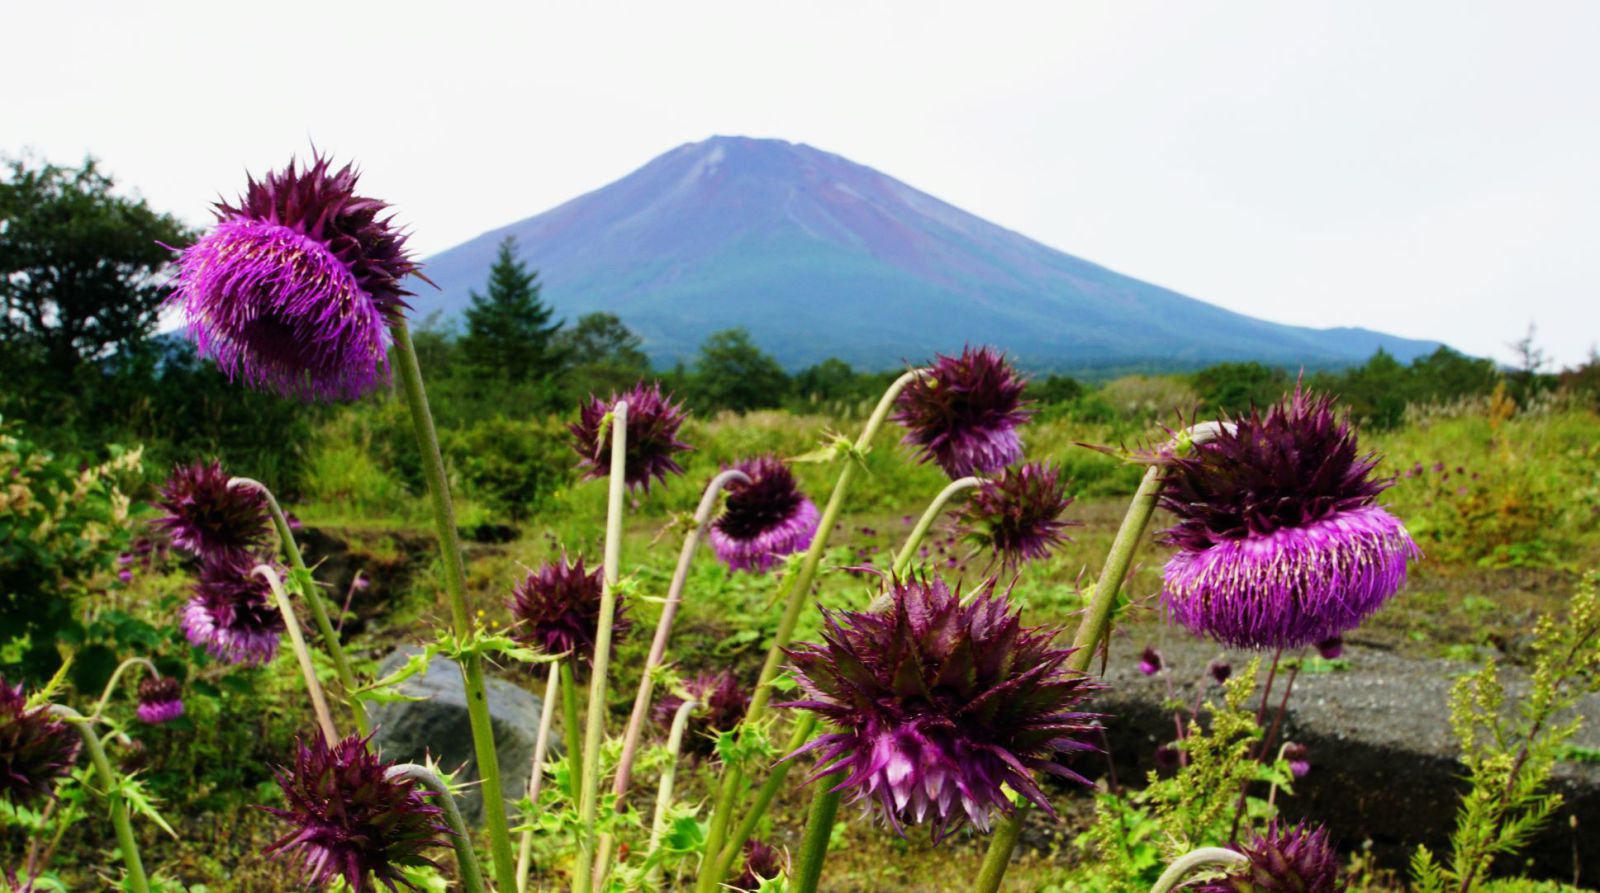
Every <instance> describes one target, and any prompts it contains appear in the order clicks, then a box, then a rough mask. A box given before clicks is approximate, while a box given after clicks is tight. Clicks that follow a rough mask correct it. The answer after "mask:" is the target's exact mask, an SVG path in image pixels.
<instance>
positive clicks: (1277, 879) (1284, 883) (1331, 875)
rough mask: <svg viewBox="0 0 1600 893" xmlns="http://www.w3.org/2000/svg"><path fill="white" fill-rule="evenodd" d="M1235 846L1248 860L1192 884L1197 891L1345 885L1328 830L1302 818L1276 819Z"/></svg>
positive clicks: (1264, 892)
mask: <svg viewBox="0 0 1600 893" xmlns="http://www.w3.org/2000/svg"><path fill="white" fill-rule="evenodd" d="M1234 849H1236V850H1238V851H1239V852H1241V853H1243V854H1244V855H1245V856H1246V857H1247V858H1248V859H1249V860H1250V861H1248V862H1246V863H1243V864H1241V865H1238V866H1235V867H1233V868H1230V869H1229V870H1228V872H1227V873H1226V874H1225V875H1223V876H1222V877H1221V878H1218V879H1216V880H1211V881H1204V882H1201V883H1198V884H1194V885H1191V886H1189V887H1187V888H1186V889H1189V890H1194V891H1196V893H1335V891H1337V890H1342V889H1344V883H1343V881H1342V879H1341V877H1340V871H1339V854H1338V852H1337V851H1336V850H1334V848H1333V845H1332V844H1330V843H1329V842H1328V831H1327V829H1326V828H1323V827H1321V826H1308V825H1307V824H1306V823H1305V822H1301V823H1300V824H1298V825H1295V826H1294V827H1293V828H1284V827H1283V826H1282V825H1280V824H1279V823H1278V822H1277V821H1273V823H1272V824H1271V825H1270V826H1269V827H1268V828H1267V833H1266V834H1264V835H1261V836H1259V837H1256V838H1255V839H1254V840H1252V841H1250V842H1249V843H1246V844H1243V845H1235V846H1234Z"/></svg>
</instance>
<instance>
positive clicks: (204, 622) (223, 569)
mask: <svg viewBox="0 0 1600 893" xmlns="http://www.w3.org/2000/svg"><path fill="white" fill-rule="evenodd" d="M259 564H261V561H260V560H258V559H256V558H252V557H246V558H242V559H241V558H233V557H228V558H212V559H210V560H207V561H206V562H205V563H203V564H201V565H200V573H199V577H198V579H197V580H196V581H195V587H194V596H193V597H192V598H190V599H189V603H188V604H187V605H185V606H184V608H183V614H182V617H181V618H180V620H179V625H180V626H181V627H182V628H183V632H184V635H185V636H187V637H188V639H189V643H190V644H192V645H196V646H198V647H201V648H204V649H206V651H208V652H209V653H210V654H211V656H212V657H215V658H217V659H219V660H224V661H227V662H228V663H233V664H243V665H245V666H256V665H258V664H264V663H268V662H270V661H271V660H272V659H273V658H274V657H276V656H277V654H278V641H279V639H280V637H282V635H283V633H284V624H283V615H282V614H280V613H279V612H278V608H277V606H276V605H275V604H274V603H273V597H272V589H271V587H270V586H269V584H268V583H267V581H266V580H265V579H263V578H262V577H261V576H260V575H259V574H256V573H254V570H255V568H256V567H257V566H258V565H259ZM274 569H275V570H278V571H279V572H280V573H281V571H282V569H281V568H276V567H275V568H274Z"/></svg>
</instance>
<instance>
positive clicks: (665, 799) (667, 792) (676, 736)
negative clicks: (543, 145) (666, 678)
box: [644, 699, 699, 890]
mask: <svg viewBox="0 0 1600 893" xmlns="http://www.w3.org/2000/svg"><path fill="white" fill-rule="evenodd" d="M697 706H699V705H698V704H696V703H695V702H694V700H692V699H690V700H686V701H684V702H683V703H682V704H680V705H678V712H677V713H674V714H673V715H672V729H671V731H669V732H667V765H666V767H665V768H663V769H662V770H661V787H660V788H658V789H657V790H656V814H655V818H653V819H651V821H650V849H649V855H647V856H646V857H645V861H646V862H648V861H649V857H650V856H654V855H655V854H656V851H657V850H659V849H661V838H663V837H665V836H666V835H667V812H668V811H669V810H670V809H671V808H672V787H673V784H674V782H676V781H677V778H678V755H679V754H680V753H682V752H683V731H684V729H686V728H688V726H689V714H690V713H693V712H694V708H695V707H697ZM660 882H661V864H660V863H659V862H658V863H656V864H654V865H651V866H650V869H649V871H647V872H646V873H645V878H644V889H646V890H655V889H659V887H660Z"/></svg>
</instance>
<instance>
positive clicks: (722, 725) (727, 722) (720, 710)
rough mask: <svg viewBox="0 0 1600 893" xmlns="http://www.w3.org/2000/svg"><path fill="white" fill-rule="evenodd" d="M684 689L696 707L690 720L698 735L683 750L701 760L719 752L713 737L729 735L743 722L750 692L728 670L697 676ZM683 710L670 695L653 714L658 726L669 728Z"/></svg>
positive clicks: (674, 695) (675, 698) (691, 736)
mask: <svg viewBox="0 0 1600 893" xmlns="http://www.w3.org/2000/svg"><path fill="white" fill-rule="evenodd" d="M683 687H684V690H685V691H687V692H688V693H689V697H690V698H692V699H694V701H695V703H696V704H697V706H696V707H695V709H694V714H693V719H692V720H691V725H692V726H693V727H694V729H695V731H696V732H697V734H694V735H690V736H688V737H687V738H685V739H684V742H683V747H684V750H686V751H689V752H690V753H693V754H697V755H701V756H703V755H706V754H709V753H711V752H712V751H713V750H715V748H716V739H715V736H714V733H716V732H727V731H730V730H732V729H733V727H734V726H737V725H738V724H739V721H740V720H742V719H744V714H745V711H746V710H748V709H749V708H750V692H749V691H747V690H746V689H745V688H744V687H743V686H741V685H740V684H739V679H738V677H736V676H734V675H733V673H732V672H731V671H729V670H719V671H717V672H715V673H697V674H695V676H694V678H692V679H690V680H688V681H687V682H685V683H684V684H683ZM681 706H683V698H681V697H679V696H678V695H676V694H667V695H664V696H663V697H662V698H661V700H659V701H657V702H656V705H655V707H653V708H652V709H651V712H652V713H654V714H655V717H656V721H657V722H659V723H661V724H662V725H670V724H671V723H672V718H673V716H674V715H676V714H677V712H678V708H679V707H681Z"/></svg>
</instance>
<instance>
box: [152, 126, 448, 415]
mask: <svg viewBox="0 0 1600 893" xmlns="http://www.w3.org/2000/svg"><path fill="white" fill-rule="evenodd" d="M359 176H360V175H359V173H358V172H357V171H356V170H355V168H354V167H353V166H352V165H345V166H344V167H343V168H340V169H338V170H335V169H334V168H333V165H332V163H331V162H330V161H329V160H328V159H326V158H323V157H321V156H313V157H312V160H311V163H310V164H308V165H305V166H304V167H296V165H295V163H294V162H293V161H291V162H290V163H289V166H288V167H286V168H284V169H283V170H281V171H277V172H274V173H270V174H268V175H267V176H266V177H265V178H263V179H262V180H260V181H257V180H255V179H254V178H251V179H250V181H249V185H248V186H247V188H246V189H245V194H244V195H243V196H242V197H241V198H240V199H239V202H238V204H237V205H230V204H227V203H225V202H219V203H218V204H217V205H216V215H217V225H216V226H215V227H213V228H212V230H211V232H209V233H207V234H206V235H205V236H204V237H202V238H201V239H200V241H198V242H196V243H194V244H193V245H191V246H189V247H188V248H187V249H185V250H184V251H183V254H182V255H181V256H180V257H179V258H178V272H177V276H176V277H175V279H174V290H173V293H172V297H171V298H170V299H169V305H171V306H176V307H178V308H179V309H180V310H181V311H182V313H183V317H184V320H185V321H186V322H187V323H188V325H189V331H190V333H191V335H192V336H193V338H194V339H195V344H196V346H197V347H198V348H199V351H200V354H201V355H202V356H206V357H210V358H212V359H214V360H216V361H217V365H218V366H220V367H221V368H222V370H223V371H224V372H225V373H227V375H228V376H229V377H230V378H233V377H239V378H243V379H244V380H245V382H246V383H247V384H249V385H251V386H252V387H258V388H262V389H266V390H272V391H276V392H277V393H280V394H283V395H284V396H293V397H300V398H304V399H314V400H351V399H355V398H357V397H360V396H362V395H363V394H367V393H370V392H371V391H373V390H374V389H376V388H377V387H379V386H381V385H383V384H385V383H387V382H388V380H389V359H388V353H387V351H388V346H389V328H388V327H389V325H390V324H391V323H393V322H395V321H398V320H399V319H400V318H401V317H402V316H403V314H404V312H405V310H406V303H405V297H406V296H407V295H409V294H411V292H410V291H407V290H406V289H405V288H404V287H402V285H401V281H402V280H403V279H404V278H405V277H406V276H408V275H410V274H412V273H414V272H416V271H417V264H416V262H414V261H413V260H411V257H410V255H409V254H408V253H407V251H406V248H405V241H406V236H405V234H404V233H403V232H401V231H400V230H399V229H398V228H397V227H395V225H394V223H393V219H392V218H391V217H387V216H381V215H383V212H384V211H385V209H387V208H388V205H386V204H385V203H383V202H381V201H378V200H377V199H374V198H368V197H366V196H361V195H357V194H356V181H357V179H358V178H359Z"/></svg>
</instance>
